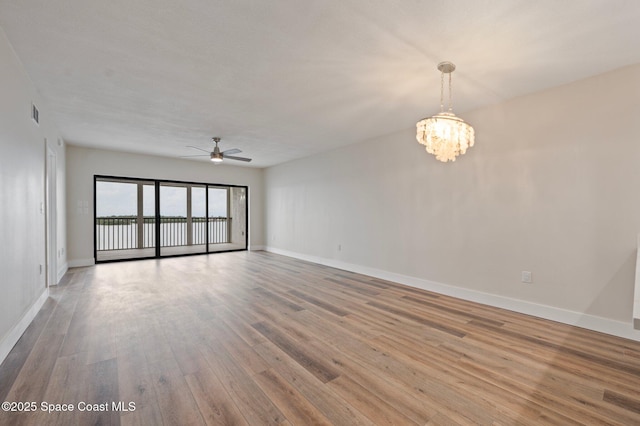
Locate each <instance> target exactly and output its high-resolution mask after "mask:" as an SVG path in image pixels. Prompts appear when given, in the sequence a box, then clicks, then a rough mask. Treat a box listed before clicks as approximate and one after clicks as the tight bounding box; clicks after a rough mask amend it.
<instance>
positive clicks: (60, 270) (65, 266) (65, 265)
mask: <svg viewBox="0 0 640 426" xmlns="http://www.w3.org/2000/svg"><path fill="white" fill-rule="evenodd" d="M68 270H69V264H68V263H67V262H64V263H63V264H62V266H61V267H60V268H58V277H57V280H56V284H58V283H60V280H62V277H64V274H66V273H67V271H68Z"/></svg>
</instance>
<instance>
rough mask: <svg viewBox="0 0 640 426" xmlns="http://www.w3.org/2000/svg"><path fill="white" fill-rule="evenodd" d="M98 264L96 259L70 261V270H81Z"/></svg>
mask: <svg viewBox="0 0 640 426" xmlns="http://www.w3.org/2000/svg"><path fill="white" fill-rule="evenodd" d="M95 264H96V261H95V259H93V258H91V259H71V260H70V261H69V268H81V267H83V266H93V265H95Z"/></svg>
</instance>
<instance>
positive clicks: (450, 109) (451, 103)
mask: <svg viewBox="0 0 640 426" xmlns="http://www.w3.org/2000/svg"><path fill="white" fill-rule="evenodd" d="M451 99H452V96H451V73H449V112H452V111H453V101H452V100H451Z"/></svg>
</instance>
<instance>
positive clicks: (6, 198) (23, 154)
mask: <svg viewBox="0 0 640 426" xmlns="http://www.w3.org/2000/svg"><path fill="white" fill-rule="evenodd" d="M32 102H33V103H35V105H36V106H37V107H38V109H39V111H40V125H39V126H38V125H36V124H35V123H34V122H33V121H32V120H31V104H32ZM45 139H46V140H48V144H49V145H50V146H51V147H52V149H53V150H54V152H55V153H56V157H57V158H58V160H59V161H58V162H57V171H56V175H57V176H59V177H60V178H59V179H58V188H60V185H64V174H65V170H64V167H65V163H64V145H62V146H58V144H57V141H58V140H59V139H60V135H59V133H58V131H57V129H56V126H55V124H54V123H53V121H52V118H51V115H50V114H49V110H48V109H47V107H46V105H45V104H44V102H43V101H42V100H41V98H40V96H39V95H38V93H37V91H36V89H35V88H34V86H33V84H32V83H31V81H30V80H29V77H28V75H27V73H26V71H25V70H24V68H23V66H22V64H21V63H20V60H19V59H18V57H17V56H16V55H15V52H14V51H13V49H12V47H11V45H10V44H9V41H8V40H7V38H6V36H5V34H4V32H3V31H2V30H1V29H0V242H1V244H0V294H1V297H0V361H2V360H3V359H4V358H5V356H6V355H7V353H8V352H9V351H10V350H11V348H12V347H13V345H14V344H15V343H16V341H17V340H18V338H19V337H20V335H21V334H22V332H23V331H24V330H25V329H26V327H27V326H28V325H29V323H30V321H31V319H32V318H33V317H34V316H35V314H36V313H37V311H38V309H39V308H40V306H42V304H43V303H44V301H45V300H46V298H47V295H48V291H47V289H46V275H45V272H46V268H45V265H46V259H45V253H46V247H45V241H46V240H45V214H44V202H45V151H46V145H45ZM61 197H64V193H62V194H58V200H60V203H61V204H62V205H64V203H63V202H62V200H63V198H61ZM62 213H64V210H62ZM58 214H59V216H62V219H61V220H59V221H58V225H57V231H56V232H57V235H58V247H57V248H56V253H61V249H64V248H65V234H66V229H65V221H64V215H63V214H62V215H61V214H60V209H59V211H58ZM58 263H59V265H61V266H63V265H65V264H66V260H65V256H64V255H62V254H61V255H60V256H59V257H58ZM40 265H42V273H41V272H40Z"/></svg>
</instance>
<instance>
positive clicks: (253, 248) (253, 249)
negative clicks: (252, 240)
mask: <svg viewBox="0 0 640 426" xmlns="http://www.w3.org/2000/svg"><path fill="white" fill-rule="evenodd" d="M263 250H264V246H254V245H251V246H249V251H263Z"/></svg>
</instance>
